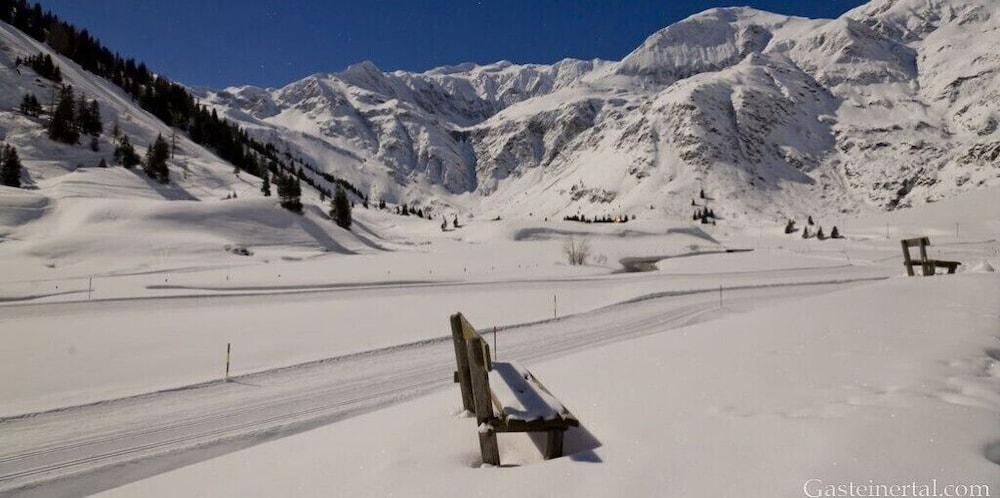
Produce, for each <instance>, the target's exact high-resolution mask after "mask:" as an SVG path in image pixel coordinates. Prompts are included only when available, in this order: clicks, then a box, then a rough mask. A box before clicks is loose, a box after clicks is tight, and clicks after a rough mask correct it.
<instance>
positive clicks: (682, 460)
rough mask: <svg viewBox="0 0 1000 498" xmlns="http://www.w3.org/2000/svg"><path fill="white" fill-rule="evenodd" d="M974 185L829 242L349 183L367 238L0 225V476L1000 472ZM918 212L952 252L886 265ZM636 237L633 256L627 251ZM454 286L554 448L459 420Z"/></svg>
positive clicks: (412, 479) (329, 478) (724, 482)
mask: <svg viewBox="0 0 1000 498" xmlns="http://www.w3.org/2000/svg"><path fill="white" fill-rule="evenodd" d="M995 194H996V192H995V191H989V190H987V191H981V192H976V193H973V194H970V195H966V196H963V197H960V198H956V199H954V200H951V201H946V202H941V203H937V204H933V205H928V206H923V207H920V208H915V209H912V210H907V211H900V212H896V213H891V214H888V215H873V216H871V217H869V218H856V219H850V220H845V221H846V223H845V225H846V229H845V230H844V231H845V232H846V233H847V234H848V238H846V239H841V240H827V241H818V240H815V239H812V240H802V239H801V238H799V237H798V235H797V234H796V235H784V234H782V233H781V230H780V229H781V227H780V226H772V227H750V228H740V229H736V228H726V227H724V226H719V227H717V228H716V227H705V228H704V229H703V228H702V227H696V226H692V225H688V224H685V223H667V222H653V221H643V220H639V221H637V222H632V223H628V224H625V225H603V226H602V225H583V224H576V223H564V222H558V223H557V222H552V223H549V222H538V221H518V220H512V221H503V222H491V221H477V220H470V221H469V223H468V224H467V226H466V227H464V228H462V229H460V230H456V231H453V232H447V233H442V232H440V230H439V229H438V228H437V226H436V223H434V222H426V221H422V220H421V221H417V220H412V219H404V218H400V217H396V216H392V215H382V214H379V213H368V212H363V211H362V212H360V213H359V220H358V223H359V225H360V226H362V227H365V228H364V230H369V231H370V234H371V235H370V241H373V243H372V244H370V245H366V244H361V245H355V246H353V249H352V251H351V252H355V254H352V255H351V254H342V253H337V252H336V251H334V252H333V253H331V252H330V251H317V250H315V249H310V248H308V247H306V246H302V245H282V244H274V245H271V246H261V247H253V248H252V249H253V252H254V254H253V255H251V256H237V255H232V254H229V253H227V252H224V251H221V250H219V251H217V252H211V253H206V252H195V253H191V252H187V253H185V252H183V251H179V252H178V253H173V254H158V255H154V257H149V256H147V257H140V256H137V255H138V254H141V251H139V250H136V249H134V247H133V246H131V245H129V243H130V241H129V239H128V238H124V237H123V238H121V239H120V240H118V241H117V242H116V243H117V244H119V249H120V254H125V255H128V257H119V258H117V259H116V260H114V261H111V260H102V259H100V258H99V257H90V258H79V259H77V260H73V259H71V258H62V259H59V258H51V257H50V258H49V259H42V260H41V261H39V259H38V258H33V257H24V256H18V253H16V252H15V251H14V250H15V249H17V247H18V246H17V245H16V244H12V245H11V246H10V247H11V249H8V252H6V253H0V256H3V257H2V258H0V266H3V267H4V269H5V274H6V275H14V278H12V279H10V280H8V281H7V283H5V284H4V286H3V289H2V295H3V298H4V303H3V304H2V305H0V377H2V378H4V379H5V381H4V382H3V383H0V399H2V400H3V403H2V404H0V417H3V418H0V440H2V442H3V444H2V445H0V446H2V447H0V494H9V495H18V496H22V495H23V496H79V495H83V494H89V493H95V492H102V491H106V492H108V493H109V494H111V495H114V496H177V495H184V496H282V495H289V494H291V495H296V496H299V495H306V496H310V495H316V496H330V495H337V496H388V495H403V496H442V495H445V496H450V495H458V494H468V492H469V491H468V490H475V491H474V492H473V493H474V494H477V495H487V496H496V495H505V496H506V495H525V496H553V495H565V494H574V495H583V496H649V495H671V496H802V492H803V490H802V485H803V482H804V481H806V480H807V479H810V478H816V479H822V480H823V481H825V482H841V481H845V482H846V481H850V480H853V481H857V482H867V480H869V479H872V480H874V481H876V482H890V483H893V482H903V481H906V482H908V481H909V480H915V481H918V482H922V481H928V480H930V479H937V480H939V481H940V482H941V483H946V482H952V483H983V484H988V485H991V486H992V487H993V489H1000V482H997V477H996V476H997V475H1000V473H998V472H997V470H998V465H1000V463H997V462H998V460H1000V458H998V456H997V451H998V450H997V444H998V441H1000V435H998V433H997V430H996V420H997V419H998V415H1000V359H998V357H1000V352H998V351H1000V339H998V338H1000V326H998V325H1000V279H998V278H997V275H996V273H989V272H987V271H986V269H987V266H989V265H992V266H997V265H1000V254H998V252H997V250H998V247H1000V243H998V242H997V240H998V234H1000V226H998V224H997V221H996V220H998V219H1000V213H998V211H1000V206H997V203H996V202H995V201H993V199H994V196H995ZM955 220H959V223H960V224H961V225H960V226H956V225H955ZM171 229H174V228H171ZM956 229H960V230H961V231H960V232H959V233H958V234H956V233H955V230H956ZM360 230H361V229H359V231H360ZM886 232H888V237H887V236H886ZM158 233H159V235H160V236H162V237H174V235H171V234H172V233H173V232H171V231H170V230H166V231H162V230H161V231H160V232H158ZM569 234H575V235H576V236H577V237H584V236H585V237H588V238H589V239H590V241H591V244H592V248H593V258H592V260H593V263H592V264H590V265H587V266H583V267H571V266H568V265H566V264H565V262H564V259H565V258H564V256H563V255H562V254H561V248H562V241H563V240H564V239H565V237H567V236H568V235H569ZM911 235H929V236H930V237H931V239H932V246H931V256H932V257H938V258H941V259H955V260H959V261H962V262H963V263H964V264H963V267H962V268H961V271H960V272H959V274H957V275H941V276H937V277H934V278H908V277H905V276H904V272H903V268H902V266H901V259H902V258H901V255H900V253H899V245H898V244H899V242H898V240H899V238H902V237H908V236H911ZM375 241H377V242H375ZM366 248H367V249H366ZM0 249H2V248H0ZM387 249H388V250H387ZM724 249H753V251H748V252H732V253H726V252H724V251H723V250H724ZM692 254H693V255H692ZM132 255H136V256H132ZM654 256H655V257H657V258H658V257H665V259H662V260H660V261H659V262H658V263H657V267H656V269H654V270H653V271H649V272H644V273H621V272H620V270H621V265H620V264H619V261H620V260H622V259H624V258H630V257H632V258H634V257H641V258H650V259H656V258H653V257H654ZM674 256H685V257H674ZM47 261H55V262H56V264H55V265H51V263H46V262H47ZM53 266H54V267H53ZM92 276H96V278H93V277H92ZM91 278H93V280H91ZM57 287H58V289H57ZM720 289H721V296H720ZM720 297H721V303H720ZM455 311H462V312H463V313H464V314H465V315H466V316H467V317H468V318H469V319H470V321H471V322H472V323H473V324H475V325H476V326H477V327H479V328H480V330H481V331H483V332H484V335H485V336H486V337H487V338H488V339H489V340H493V339H494V335H493V333H492V331H493V329H494V327H497V329H496V330H497V332H496V337H495V339H496V342H497V347H496V350H495V352H496V356H497V357H498V358H499V359H501V360H504V359H517V360H520V361H522V362H524V363H525V364H527V365H528V366H530V367H531V368H532V370H533V371H534V372H535V373H536V374H538V375H539V377H540V378H542V379H544V382H545V384H546V385H547V386H548V387H549V388H550V389H551V390H552V391H553V392H554V393H556V394H557V395H558V396H559V398H560V399H561V400H562V401H563V402H565V403H566V404H567V405H568V406H569V407H570V408H571V409H572V410H573V412H574V414H575V415H576V416H577V417H578V418H579V419H580V421H581V424H582V427H581V428H580V430H576V431H574V432H571V434H570V435H569V436H568V439H567V454H568V456H567V457H566V458H561V459H557V460H554V461H548V462H545V461H542V460H541V456H540V453H539V451H538V450H537V448H536V447H535V445H534V444H533V442H532V439H530V438H528V437H520V436H511V435H505V436H502V437H501V457H502V459H503V463H504V464H505V467H504V468H499V469H497V468H478V458H479V457H478V447H477V445H476V436H475V424H474V422H473V421H471V420H469V419H467V418H464V417H461V416H456V415H455V413H456V411H457V409H458V407H459V406H460V400H459V397H458V394H457V388H455V387H454V385H453V384H451V372H452V370H453V369H454V366H453V365H454V357H453V350H452V346H451V344H450V342H448V339H447V336H448V334H449V329H448V321H447V319H448V316H449V314H450V313H453V312H455ZM553 316H555V317H556V318H553ZM227 343H232V345H233V364H232V376H233V377H232V382H228V383H226V382H221V377H222V375H223V370H224V359H225V347H226V344H227ZM723 475H724V476H725V477H724V478H722V477H720V476H723Z"/></svg>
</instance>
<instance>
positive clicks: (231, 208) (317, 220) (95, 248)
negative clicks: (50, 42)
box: [0, 23, 368, 276]
mask: <svg viewBox="0 0 1000 498" xmlns="http://www.w3.org/2000/svg"><path fill="white" fill-rule="evenodd" d="M40 52H41V53H44V54H48V55H49V56H51V57H52V58H53V59H54V60H55V62H56V64H57V65H58V66H59V68H60V69H61V72H62V77H63V81H62V84H68V85H72V86H73V88H74V90H75V92H76V94H77V95H80V94H82V95H84V96H86V98H87V99H96V100H97V101H98V102H99V105H100V110H101V117H102V121H103V126H104V133H103V134H102V135H101V137H100V139H99V141H98V146H99V150H97V151H96V152H95V151H92V150H91V149H90V147H89V144H88V143H87V142H89V139H86V140H81V142H82V143H81V144H78V145H66V144H62V143H58V142H55V141H52V140H50V139H49V138H48V136H47V133H46V124H45V123H46V121H47V119H48V118H47V117H45V116H43V117H41V118H32V117H27V116H25V115H23V114H21V113H20V112H18V106H19V104H20V102H21V99H22V97H23V96H24V95H26V94H28V93H31V94H34V95H35V96H37V97H38V99H39V100H40V101H41V102H42V103H43V105H48V103H49V101H50V99H51V96H52V95H53V94H54V92H55V89H56V88H57V84H56V83H53V82H51V81H49V80H47V79H44V78H41V77H39V76H38V75H37V74H35V72H34V71H33V70H32V69H31V68H29V67H27V66H25V65H21V66H20V67H17V66H16V65H15V59H17V58H18V57H21V58H24V57H27V56H32V55H36V54H38V53H40ZM115 123H117V124H118V126H119V128H120V130H121V132H122V133H123V134H125V135H127V136H128V137H129V140H130V141H131V143H132V144H133V145H134V146H135V148H136V150H137V152H138V153H139V154H143V153H144V152H145V148H146V147H147V146H148V145H149V144H150V143H152V142H153V141H154V140H155V138H156V136H157V134H162V135H163V136H164V137H168V138H169V137H170V136H171V130H170V128H169V127H167V126H166V125H165V124H163V123H162V122H161V121H159V120H158V119H157V118H156V117H154V116H152V115H151V114H149V113H147V112H145V111H143V110H142V109H141V108H139V107H138V105H136V104H135V103H134V102H133V101H132V99H131V98H130V97H129V96H128V95H127V94H126V93H124V92H123V91H122V90H121V89H119V88H118V87H116V86H115V85H113V84H111V83H110V82H108V81H106V80H104V79H102V78H99V77H96V76H94V75H93V74H91V73H89V72H87V71H85V70H83V69H81V68H80V67H79V66H78V65H77V64H75V63H73V62H72V61H70V60H68V59H65V58H63V57H60V56H59V55H57V54H56V53H55V52H53V51H51V50H49V48H48V47H47V46H46V45H44V44H40V43H38V42H36V41H35V40H33V39H31V38H30V37H28V36H27V35H25V34H23V33H21V32H19V31H18V30H16V29H15V28H13V27H11V26H9V25H7V24H4V23H0V140H2V142H4V143H7V144H11V145H13V146H15V147H16V148H17V151H18V153H19V156H20V157H21V160H22V163H23V165H24V169H23V174H22V186H23V187H24V188H23V189H14V188H9V187H0V256H3V257H2V258H0V260H2V261H3V262H4V264H3V265H0V268H2V270H3V271H4V274H6V275H8V276H11V275H12V272H13V271H15V270H17V268H14V266H23V262H24V261H25V260H24V259H19V258H20V257H21V256H28V257H29V258H31V259H29V260H30V261H38V262H39V265H41V264H45V265H46V266H48V267H55V266H57V265H58V266H59V267H64V266H65V265H68V264H72V263H74V262H77V261H81V260H84V259H90V260H100V261H102V262H103V263H102V265H103V266H102V267H101V271H111V270H114V269H125V267H129V269H134V268H136V267H145V263H143V262H140V261H141V260H142V258H141V257H140V258H139V259H138V260H137V259H135V258H131V257H130V256H142V255H145V256H146V257H147V258H152V259H156V258H161V257H162V254H163V253H165V252H170V253H173V254H178V253H191V254H193V255H200V256H199V257H202V258H204V257H205V255H206V252H211V253H215V254H217V255H218V256H221V257H227V253H226V252H225V250H224V249H225V248H226V246H230V248H232V247H236V246H242V245H253V246H266V245H282V246H292V247H295V246H299V247H301V246H305V247H309V248H313V249H319V250H323V251H336V252H355V251H356V250H361V249H364V248H366V247H367V246H368V244H366V243H364V242H363V241H361V240H360V239H358V238H356V237H354V236H353V235H351V234H350V233H347V232H345V231H343V230H341V229H339V228H337V227H336V226H335V225H334V224H333V223H331V222H330V221H329V220H327V219H325V215H324V214H323V213H322V212H321V211H320V210H319V209H317V208H315V206H310V208H309V209H307V212H306V214H305V216H298V215H294V214H291V213H288V212H287V211H284V210H282V209H281V208H280V207H278V206H277V201H276V200H275V198H274V197H272V198H270V199H263V198H262V196H261V194H260V192H259V189H260V180H259V179H257V178H255V177H252V176H249V175H237V174H235V173H234V171H233V166H232V165H231V164H228V163H226V162H225V161H223V160H221V159H219V158H218V157H217V156H216V155H215V154H213V153H212V152H211V151H209V150H206V149H205V148H203V147H201V146H199V145H197V144H195V143H194V142H191V141H190V140H188V139H187V138H185V137H184V136H182V135H180V134H178V135H177V137H176V140H177V149H176V154H175V157H173V158H172V159H170V160H169V161H168V163H169V169H170V179H171V181H170V183H169V184H167V185H161V184H159V183H157V182H155V181H153V180H151V179H149V178H148V177H147V176H146V175H145V174H144V173H143V172H142V171H141V169H133V170H126V169H124V168H122V167H120V166H114V161H113V151H114V148H115V145H114V143H112V141H111V130H112V128H113V127H114V124H115ZM101 159H104V160H105V161H106V162H107V163H108V164H109V165H112V167H109V168H99V167H96V166H97V165H98V163H99V162H100V161H101ZM233 193H235V194H236V196H237V199H231V200H224V199H226V198H227V197H229V196H231V195H232V194H233ZM310 195H311V193H308V192H307V194H306V200H314V199H312V198H311V197H310ZM228 257H230V258H231V256H228ZM116 262H118V263H117V264H116ZM8 263H9V265H8ZM129 265H131V266H129Z"/></svg>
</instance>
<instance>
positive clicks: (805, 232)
mask: <svg viewBox="0 0 1000 498" xmlns="http://www.w3.org/2000/svg"><path fill="white" fill-rule="evenodd" d="M802 238H803V239H808V238H809V227H808V226H806V227H805V228H803V229H802Z"/></svg>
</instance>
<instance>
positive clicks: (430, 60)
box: [42, 0, 864, 87]
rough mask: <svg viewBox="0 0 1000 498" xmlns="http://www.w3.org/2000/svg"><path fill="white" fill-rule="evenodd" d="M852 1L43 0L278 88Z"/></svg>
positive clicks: (601, 43)
mask: <svg viewBox="0 0 1000 498" xmlns="http://www.w3.org/2000/svg"><path fill="white" fill-rule="evenodd" d="M862 3H864V2H863V1H862V0H756V1H753V0H729V1H726V0H702V1H696V0H658V1H646V0H636V1H632V2H615V1H590V0H577V1H571V0H498V1H492V0H482V1H474V0H439V1H420V0H413V1H400V0H367V1H366V0H355V1H341V0H325V1H324V0H298V1H295V0H287V1H282V0H170V1H154V0H43V1H42V6H43V7H44V8H46V9H48V10H51V11H53V12H55V13H56V14H58V15H59V16H60V17H63V18H64V19H67V20H69V21H70V22H72V23H74V24H76V25H78V26H81V27H85V28H87V29H89V30H90V31H91V33H93V34H95V35H96V36H97V37H98V38H99V39H101V40H102V41H103V42H104V43H105V44H106V45H107V46H109V47H110V48H111V49H112V50H115V51H118V52H119V53H121V54H122V55H126V56H133V57H136V58H138V59H139V60H142V61H144V62H146V63H147V64H148V65H149V66H150V67H151V68H152V69H154V70H156V71H158V72H161V73H163V74H165V75H167V76H169V77H171V78H173V79H176V80H178V81H181V82H183V83H185V84H188V85H207V86H212V87H223V86H228V85H235V84H254V85H260V86H281V85H284V84H286V83H288V82H290V81H293V80H296V79H299V78H301V77H303V76H306V75H309V74H312V73H317V72H334V71H340V70H342V69H343V68H345V67H347V66H348V65H350V64H353V63H355V62H360V61H363V60H371V61H373V62H374V63H375V64H376V65H378V66H379V67H380V68H382V69H384V70H393V69H407V70H414V71H422V70H426V69H429V68H432V67H435V66H440V65H445V64H457V63H460V62H478V63H489V62H494V61H497V60H502V59H506V60H511V61H514V62H521V63H524V62H537V63H550V62H554V61H557V60H559V59H562V58H565V57H575V58H582V59H591V58H602V59H620V58H621V57H622V56H624V55H625V54H627V53H628V52H630V51H631V50H632V49H634V48H635V47H636V46H638V45H639V44H640V43H641V42H642V41H643V40H644V39H645V38H646V37H647V36H649V35H650V34H652V33H653V32H655V31H656V30H658V29H660V28H662V27H665V26H667V25H669V24H671V23H672V22H675V21H677V20H680V19H683V18H684V17H687V16H689V15H691V14H693V13H696V12H700V11H702V10H705V9H708V8H711V7H717V6H730V5H750V6H752V7H756V8H759V9H764V10H770V11H773V12H779V13H783V14H791V15H799V16H806V17H836V16H838V15H840V14H841V13H843V12H844V11H846V10H848V9H851V8H853V7H856V6H857V5H860V4H862Z"/></svg>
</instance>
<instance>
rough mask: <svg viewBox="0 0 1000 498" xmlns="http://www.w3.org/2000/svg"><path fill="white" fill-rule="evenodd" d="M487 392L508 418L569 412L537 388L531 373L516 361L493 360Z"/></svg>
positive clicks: (544, 417) (537, 417)
mask: <svg viewBox="0 0 1000 498" xmlns="http://www.w3.org/2000/svg"><path fill="white" fill-rule="evenodd" d="M489 378H490V391H491V392H492V393H493V395H494V396H496V399H497V400H498V401H499V402H500V403H501V405H502V406H503V417H505V418H506V419H508V420H523V421H527V422H531V421H534V420H553V419H556V418H560V417H562V416H564V415H568V414H569V411H568V410H566V407H564V406H563V405H562V403H560V402H559V400H558V399H556V398H554V397H553V396H552V395H551V394H550V393H547V392H545V390H544V389H541V388H539V386H538V383H537V381H536V379H535V378H534V377H533V376H532V375H531V372H529V371H528V369H526V368H524V366H522V365H520V364H518V363H512V362H505V361H499V362H494V363H493V368H492V369H491V370H490V373H489Z"/></svg>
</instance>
